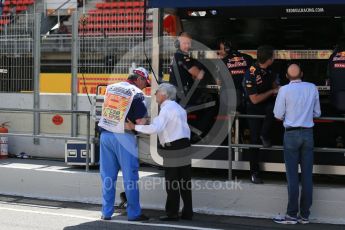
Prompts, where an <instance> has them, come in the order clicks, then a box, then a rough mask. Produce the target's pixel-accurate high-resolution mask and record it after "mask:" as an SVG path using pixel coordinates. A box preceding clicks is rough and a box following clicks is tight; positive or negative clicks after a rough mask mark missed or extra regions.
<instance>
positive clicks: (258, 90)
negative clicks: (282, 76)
mask: <svg viewBox="0 0 345 230" xmlns="http://www.w3.org/2000/svg"><path fill="white" fill-rule="evenodd" d="M273 61H274V54H273V48H272V47H270V46H260V47H259V48H258V50H257V62H256V63H255V64H254V65H252V66H251V67H250V68H249V70H248V71H247V73H246V75H245V82H244V83H245V90H246V94H247V112H248V114H252V115H266V117H265V119H264V120H262V119H258V118H256V119H254V118H253V119H248V122H249V128H250V134H251V144H259V143H260V139H261V141H262V143H263V146H264V147H266V148H267V147H270V146H271V142H270V132H271V127H272V124H273V121H274V115H273V108H274V100H275V98H274V96H275V95H276V94H277V93H278V86H277V85H276V84H275V77H274V76H273V74H272V72H271V70H270V68H269V67H270V66H271V65H272V64H273ZM259 159H260V156H259V150H258V149H251V155H250V171H251V181H252V182H253V183H255V184H261V183H263V181H262V179H261V178H260V175H259V171H260V168H259Z"/></svg>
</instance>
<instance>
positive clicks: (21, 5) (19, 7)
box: [0, 0, 35, 30]
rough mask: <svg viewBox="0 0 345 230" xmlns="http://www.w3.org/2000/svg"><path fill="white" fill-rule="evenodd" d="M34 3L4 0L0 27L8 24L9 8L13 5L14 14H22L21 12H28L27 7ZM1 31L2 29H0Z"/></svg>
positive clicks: (32, 1)
mask: <svg viewBox="0 0 345 230" xmlns="http://www.w3.org/2000/svg"><path fill="white" fill-rule="evenodd" d="M34 3H35V0H5V2H4V3H3V8H2V15H0V26H3V25H8V24H10V22H11V20H10V16H9V12H10V6H11V4H13V5H14V6H15V7H16V13H17V14H19V13H22V12H23V11H26V10H28V7H29V6H30V5H32V4H34ZM0 30H2V27H0Z"/></svg>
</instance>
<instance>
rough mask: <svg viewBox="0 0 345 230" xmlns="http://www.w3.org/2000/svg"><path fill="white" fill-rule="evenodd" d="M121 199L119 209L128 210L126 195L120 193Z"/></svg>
mask: <svg viewBox="0 0 345 230" xmlns="http://www.w3.org/2000/svg"><path fill="white" fill-rule="evenodd" d="M120 199H121V203H120V204H119V208H121V209H123V208H126V205H127V197H126V193H124V192H121V193H120Z"/></svg>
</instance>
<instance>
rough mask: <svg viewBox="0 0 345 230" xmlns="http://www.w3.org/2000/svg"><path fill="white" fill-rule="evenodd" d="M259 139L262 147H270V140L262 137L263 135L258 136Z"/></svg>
mask: <svg viewBox="0 0 345 230" xmlns="http://www.w3.org/2000/svg"><path fill="white" fill-rule="evenodd" d="M260 139H261V141H262V146H263V147H264V148H270V147H272V143H271V140H269V139H266V138H264V137H263V136H260Z"/></svg>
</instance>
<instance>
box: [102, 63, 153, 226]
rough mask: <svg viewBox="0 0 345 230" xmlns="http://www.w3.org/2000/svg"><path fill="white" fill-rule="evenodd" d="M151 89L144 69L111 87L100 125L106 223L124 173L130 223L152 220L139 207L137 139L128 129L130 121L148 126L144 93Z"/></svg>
mask: <svg viewBox="0 0 345 230" xmlns="http://www.w3.org/2000/svg"><path fill="white" fill-rule="evenodd" d="M148 85H149V75H148V73H147V71H146V70H145V69H144V68H141V67H139V68H136V69H134V70H133V73H132V74H131V75H130V76H129V77H128V79H127V81H126V82H119V83H115V84H112V85H109V86H108V87H107V91H106V95H105V99H104V103H103V107H102V117H101V119H100V122H99V124H98V125H99V126H100V127H101V128H102V132H101V137H100V174H101V179H102V217H101V218H102V219H103V220H110V219H111V216H112V215H113V213H114V202H115V188H116V181H117V174H118V172H119V170H120V169H121V170H122V174H123V183H124V188H125V192H126V196H127V199H128V203H127V217H128V220H129V221H142V220H147V219H148V218H147V217H146V216H145V215H143V214H142V210H141V207H140V203H139V188H138V186H137V184H138V179H139V174H138V170H139V160H138V147H137V139H136V136H135V135H134V133H133V132H132V131H125V129H124V128H125V121H127V119H128V120H130V121H132V122H133V123H135V124H145V123H146V115H147V109H146V105H145V101H144V99H145V98H144V95H143V93H142V91H141V90H142V89H144V88H145V87H147V86H148ZM130 103H131V104H130ZM129 106H130V107H129ZM128 107H129V109H128ZM127 111H128V112H127ZM126 113H127V114H126ZM124 116H126V117H124Z"/></svg>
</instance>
